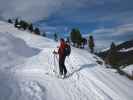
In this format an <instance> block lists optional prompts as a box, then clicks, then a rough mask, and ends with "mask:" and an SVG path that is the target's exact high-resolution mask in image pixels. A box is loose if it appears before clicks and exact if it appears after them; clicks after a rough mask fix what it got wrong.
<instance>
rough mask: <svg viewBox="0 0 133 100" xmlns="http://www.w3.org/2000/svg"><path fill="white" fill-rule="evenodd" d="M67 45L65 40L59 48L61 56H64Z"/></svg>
mask: <svg viewBox="0 0 133 100" xmlns="http://www.w3.org/2000/svg"><path fill="white" fill-rule="evenodd" d="M66 47H67V44H66V43H65V42H61V43H60V46H59V50H58V54H59V57H63V56H65V55H64V49H65V48H66Z"/></svg>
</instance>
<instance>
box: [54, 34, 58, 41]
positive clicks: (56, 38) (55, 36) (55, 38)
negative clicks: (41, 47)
mask: <svg viewBox="0 0 133 100" xmlns="http://www.w3.org/2000/svg"><path fill="white" fill-rule="evenodd" d="M54 40H55V41H58V35H57V33H54Z"/></svg>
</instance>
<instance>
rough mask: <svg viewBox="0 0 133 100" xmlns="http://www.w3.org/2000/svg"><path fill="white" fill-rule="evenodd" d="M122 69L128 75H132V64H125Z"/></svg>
mask: <svg viewBox="0 0 133 100" xmlns="http://www.w3.org/2000/svg"><path fill="white" fill-rule="evenodd" d="M123 70H124V71H125V72H126V73H128V74H129V75H133V65H129V66H126V67H125V68H124V69H123Z"/></svg>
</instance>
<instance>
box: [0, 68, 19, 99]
mask: <svg viewBox="0 0 133 100" xmlns="http://www.w3.org/2000/svg"><path fill="white" fill-rule="evenodd" d="M19 95H20V88H19V86H18V83H17V80H16V79H15V78H14V76H13V75H12V74H10V73H8V72H5V71H1V70H0V100H18V97H19Z"/></svg>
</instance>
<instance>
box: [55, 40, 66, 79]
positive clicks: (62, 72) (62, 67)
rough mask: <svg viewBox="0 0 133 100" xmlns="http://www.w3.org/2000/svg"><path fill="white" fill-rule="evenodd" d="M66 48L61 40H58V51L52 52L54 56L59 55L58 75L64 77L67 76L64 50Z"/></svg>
mask: <svg viewBox="0 0 133 100" xmlns="http://www.w3.org/2000/svg"><path fill="white" fill-rule="evenodd" d="M66 47H67V44H66V42H65V40H64V39H63V38H61V39H60V46H59V49H58V52H55V51H54V54H59V70H60V75H61V76H63V77H65V76H66V74H67V69H66V66H65V59H66V55H65V48H66Z"/></svg>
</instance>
